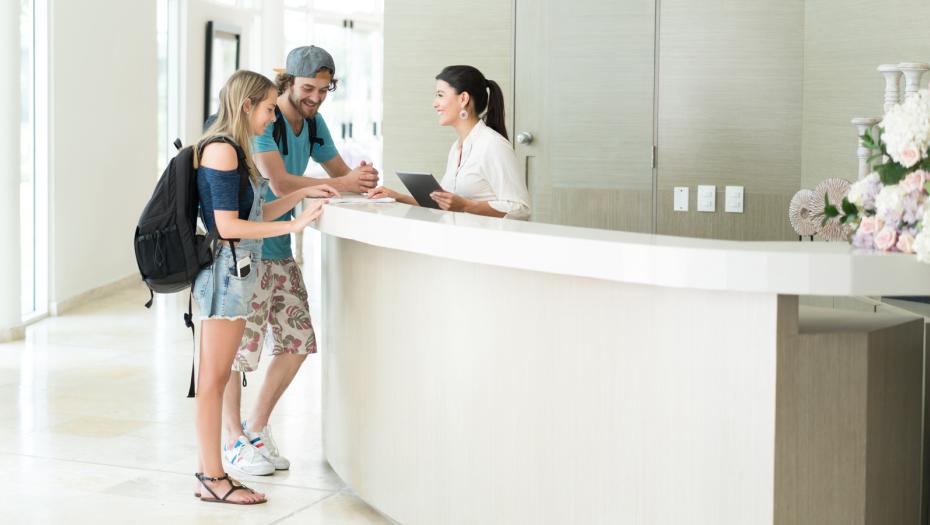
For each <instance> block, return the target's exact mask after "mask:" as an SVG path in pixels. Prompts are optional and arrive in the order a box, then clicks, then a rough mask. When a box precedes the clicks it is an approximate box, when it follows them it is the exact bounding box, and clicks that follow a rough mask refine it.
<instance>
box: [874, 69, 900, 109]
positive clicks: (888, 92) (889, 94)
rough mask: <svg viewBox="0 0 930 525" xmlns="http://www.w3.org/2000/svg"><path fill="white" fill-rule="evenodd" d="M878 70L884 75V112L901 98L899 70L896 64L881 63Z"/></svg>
mask: <svg viewBox="0 0 930 525" xmlns="http://www.w3.org/2000/svg"><path fill="white" fill-rule="evenodd" d="M878 71H879V72H880V73H881V74H882V76H884V77H885V105H884V109H885V113H888V110H889V109H891V108H892V107H894V105H895V104H897V103H898V101H899V100H900V99H901V70H900V69H898V66H897V65H896V64H883V65H881V66H878Z"/></svg>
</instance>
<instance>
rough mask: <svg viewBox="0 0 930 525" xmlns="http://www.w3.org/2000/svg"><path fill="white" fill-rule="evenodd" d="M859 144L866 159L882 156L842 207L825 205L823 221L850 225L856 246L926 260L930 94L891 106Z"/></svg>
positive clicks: (929, 242) (929, 253)
mask: <svg viewBox="0 0 930 525" xmlns="http://www.w3.org/2000/svg"><path fill="white" fill-rule="evenodd" d="M877 135H878V136H877V138H875V137H873V136H872V135H871V134H869V133H865V134H864V135H863V136H862V137H861V140H862V144H863V145H864V146H865V147H867V148H869V149H871V150H873V151H874V152H875V154H874V155H872V157H871V158H870V159H869V161H870V162H871V161H875V160H878V161H884V162H882V164H880V165H878V166H876V167H875V171H874V172H872V173H871V174H869V175H868V176H867V177H864V178H863V179H861V180H859V181H858V182H856V183H854V184H853V185H852V186H851V187H850V188H849V193H848V194H847V195H846V197H845V198H844V199H843V202H842V204H841V205H840V206H833V205H831V204H830V203H829V202H827V203H826V205H825V207H824V212H823V217H824V219H823V220H824V222H825V223H826V221H828V220H830V219H833V218H837V217H838V218H839V220H840V222H841V223H843V224H849V225H852V226H853V228H854V232H853V234H852V239H851V241H852V244H853V246H855V247H857V248H862V249H874V250H881V251H886V252H903V253H916V254H917V259H918V260H920V261H923V262H927V263H930V228H924V226H925V225H930V206H927V205H926V203H927V197H928V191H930V95H928V93H927V91H926V90H922V91H920V92H919V93H918V94H916V95H914V96H912V97H910V98H908V99H907V100H905V101H904V102H902V103H901V104H898V105H896V106H894V107H893V108H891V109H890V110H889V111H888V112H887V113H886V114H885V118H884V119H883V120H882V123H881V125H880V126H879V128H878V133H877Z"/></svg>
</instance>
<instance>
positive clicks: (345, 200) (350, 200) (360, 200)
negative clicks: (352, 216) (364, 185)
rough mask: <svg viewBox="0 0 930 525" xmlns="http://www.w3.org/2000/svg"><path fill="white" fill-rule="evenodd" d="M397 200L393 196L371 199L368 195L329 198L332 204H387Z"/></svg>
mask: <svg viewBox="0 0 930 525" xmlns="http://www.w3.org/2000/svg"><path fill="white" fill-rule="evenodd" d="M391 202H395V201H394V199H393V198H392V197H381V198H380V199H369V198H368V197H338V198H332V199H329V203H330V204H387V203H391Z"/></svg>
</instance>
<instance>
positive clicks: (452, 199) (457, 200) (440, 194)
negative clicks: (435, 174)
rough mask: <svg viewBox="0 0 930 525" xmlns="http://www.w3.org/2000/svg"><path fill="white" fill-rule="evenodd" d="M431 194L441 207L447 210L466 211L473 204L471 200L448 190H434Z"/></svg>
mask: <svg viewBox="0 0 930 525" xmlns="http://www.w3.org/2000/svg"><path fill="white" fill-rule="evenodd" d="M429 196H430V198H431V199H433V200H434V201H436V204H438V205H439V207H440V208H442V209H444V210H446V211H465V210H467V209H468V207H469V206H471V201H470V200H468V199H466V198H465V197H459V196H458V195H456V194H454V193H449V192H448V191H434V192H433V193H430V194H429Z"/></svg>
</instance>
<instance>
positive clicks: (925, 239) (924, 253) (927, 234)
mask: <svg viewBox="0 0 930 525" xmlns="http://www.w3.org/2000/svg"><path fill="white" fill-rule="evenodd" d="M913 249H914V253H916V254H917V260H918V261H920V262H924V263H930V231H927V230H926V229H924V230H923V231H921V232H920V233H918V234H917V237H914V244H913Z"/></svg>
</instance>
